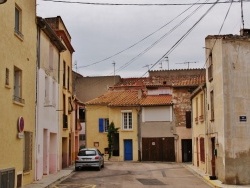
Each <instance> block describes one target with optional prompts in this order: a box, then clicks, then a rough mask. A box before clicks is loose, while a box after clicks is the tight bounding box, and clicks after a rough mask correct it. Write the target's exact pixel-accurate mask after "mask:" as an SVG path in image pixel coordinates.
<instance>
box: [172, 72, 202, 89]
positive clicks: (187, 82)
mask: <svg viewBox="0 0 250 188" xmlns="http://www.w3.org/2000/svg"><path fill="white" fill-rule="evenodd" d="M205 82H206V78H205V75H195V76H188V77H185V76H183V77H179V78H178V79H176V80H173V82H172V86H173V87H175V86H198V85H200V84H202V83H205Z"/></svg>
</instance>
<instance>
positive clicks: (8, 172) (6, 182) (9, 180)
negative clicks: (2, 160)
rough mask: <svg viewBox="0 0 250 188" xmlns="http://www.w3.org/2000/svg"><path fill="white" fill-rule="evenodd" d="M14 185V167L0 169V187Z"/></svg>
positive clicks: (8, 187) (4, 187)
mask: <svg viewBox="0 0 250 188" xmlns="http://www.w3.org/2000/svg"><path fill="white" fill-rule="evenodd" d="M14 187H15V169H14V168H9V169H4V170H0V188H14Z"/></svg>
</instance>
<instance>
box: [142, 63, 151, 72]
mask: <svg viewBox="0 0 250 188" xmlns="http://www.w3.org/2000/svg"><path fill="white" fill-rule="evenodd" d="M150 65H153V64H147V65H145V66H143V67H142V68H144V67H148V71H149V66H150Z"/></svg>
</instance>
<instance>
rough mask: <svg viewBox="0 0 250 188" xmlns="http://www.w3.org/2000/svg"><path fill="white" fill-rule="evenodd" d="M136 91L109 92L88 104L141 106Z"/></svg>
mask: <svg viewBox="0 0 250 188" xmlns="http://www.w3.org/2000/svg"><path fill="white" fill-rule="evenodd" d="M140 101H141V99H139V98H138V91H136V90H118V91H108V92H107V93H105V94H104V95H102V96H100V97H98V98H95V99H93V100H91V101H88V102H87V103H86V104H87V105H89V104H99V105H108V106H135V105H139V104H140Z"/></svg>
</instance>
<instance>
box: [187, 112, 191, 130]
mask: <svg viewBox="0 0 250 188" xmlns="http://www.w3.org/2000/svg"><path fill="white" fill-rule="evenodd" d="M186 128H191V111H186Z"/></svg>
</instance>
